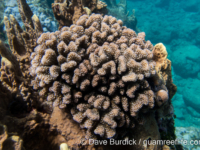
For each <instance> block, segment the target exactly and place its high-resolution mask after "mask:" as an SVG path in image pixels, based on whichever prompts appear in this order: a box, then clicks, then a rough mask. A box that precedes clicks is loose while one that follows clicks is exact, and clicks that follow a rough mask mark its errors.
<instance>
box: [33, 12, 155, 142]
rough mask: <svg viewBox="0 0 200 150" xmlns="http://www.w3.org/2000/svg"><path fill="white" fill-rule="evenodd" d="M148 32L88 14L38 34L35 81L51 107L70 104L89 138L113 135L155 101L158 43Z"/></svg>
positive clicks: (107, 17) (133, 122) (61, 106)
mask: <svg viewBox="0 0 200 150" xmlns="http://www.w3.org/2000/svg"><path fill="white" fill-rule="evenodd" d="M144 38H145V34H144V33H139V34H138V35H137V34H136V33H135V31H133V30H131V29H129V28H126V27H125V26H122V21H121V20H117V19H116V18H114V17H112V16H104V17H102V16H101V15H98V14H97V15H95V14H92V15H91V16H87V15H83V16H81V17H80V19H79V20H78V21H77V23H76V24H73V25H71V26H70V27H63V28H62V29H61V30H60V31H56V32H53V33H43V34H42V35H41V36H40V38H38V40H37V43H38V46H37V47H36V48H35V51H34V52H33V53H32V54H31V59H32V62H31V66H32V67H31V75H32V76H35V80H33V81H32V84H33V87H34V89H35V90H39V91H40V92H39V94H40V97H41V98H43V102H44V103H45V104H48V105H50V107H52V108H53V107H56V106H59V107H60V108H65V107H66V106H68V107H69V108H70V109H71V114H72V116H73V119H74V120H75V121H76V122H78V123H79V124H80V126H81V128H86V129H87V138H90V137H91V136H93V135H94V134H96V135H99V136H101V137H106V138H112V137H114V136H115V135H116V129H117V127H118V128H133V127H134V126H135V122H136V120H137V116H138V114H139V113H142V112H143V111H144V110H145V111H148V109H152V108H153V107H154V91H152V90H151V86H150V85H149V82H148V79H149V78H151V77H152V76H154V75H155V74H156V70H155V62H154V61H153V60H152V58H153V53H152V48H153V45H152V44H151V43H150V41H145V40H144ZM93 133H94V134H93Z"/></svg>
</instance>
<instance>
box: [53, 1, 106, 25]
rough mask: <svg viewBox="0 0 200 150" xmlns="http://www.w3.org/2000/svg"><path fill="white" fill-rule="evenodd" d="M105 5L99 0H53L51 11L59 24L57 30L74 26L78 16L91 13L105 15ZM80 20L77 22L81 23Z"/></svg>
mask: <svg viewBox="0 0 200 150" xmlns="http://www.w3.org/2000/svg"><path fill="white" fill-rule="evenodd" d="M106 6H107V5H106V4H105V3H104V2H102V1H100V0H91V1H90V0H71V1H69V0H65V1H64V0H60V1H59V0H55V1H54V3H53V4H52V9H53V13H54V16H55V18H56V19H57V20H58V22H59V25H60V26H59V28H60V29H61V28H62V27H63V26H70V25H71V24H75V23H76V21H78V19H79V18H80V16H82V15H84V14H87V15H90V14H91V13H92V12H96V13H105V12H106ZM81 22H82V20H79V23H81Z"/></svg>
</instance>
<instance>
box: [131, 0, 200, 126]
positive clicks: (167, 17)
mask: <svg viewBox="0 0 200 150" xmlns="http://www.w3.org/2000/svg"><path fill="white" fill-rule="evenodd" d="M199 4H200V2H199V1H196V0H191V1H185V0H173V1H172V0H168V1H166V0H155V1H149V0H140V1H139V0H132V1H127V9H128V11H130V12H131V11H132V9H135V15H136V18H137V20H138V22H137V27H138V28H139V29H140V30H142V31H144V32H145V33H146V39H147V40H150V41H151V42H152V43H153V44H156V43H159V42H162V43H163V44H164V45H165V46H166V48H167V51H168V58H169V59H170V60H171V61H172V67H173V81H174V83H175V84H176V85H177V89H178V90H177V93H176V95H175V96H174V97H173V99H172V102H173V105H174V111H175V114H176V116H177V118H176V120H175V125H176V126H177V127H199V124H200V36H199V35H200V18H199V15H200V5H199Z"/></svg>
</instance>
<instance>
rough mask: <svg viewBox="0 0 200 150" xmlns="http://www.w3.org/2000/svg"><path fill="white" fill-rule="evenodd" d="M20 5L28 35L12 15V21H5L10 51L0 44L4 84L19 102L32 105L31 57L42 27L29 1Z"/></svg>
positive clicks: (20, 0) (5, 19) (19, 3)
mask: <svg viewBox="0 0 200 150" xmlns="http://www.w3.org/2000/svg"><path fill="white" fill-rule="evenodd" d="M17 2H18V7H19V11H20V14H21V16H22V20H23V22H24V25H25V28H26V31H24V30H22V28H21V27H20V26H19V24H18V22H17V21H16V19H15V18H14V17H13V15H10V20H8V18H7V17H4V23H5V27H6V32H7V36H8V42H9V45H10V49H11V51H10V50H8V48H7V47H6V46H5V45H4V44H3V43H2V42H1V41H0V53H1V56H2V60H1V81H2V83H3V85H4V86H5V87H7V88H8V89H9V90H10V92H11V93H12V94H14V95H16V96H15V97H16V98H19V99H21V100H24V101H27V102H29V105H30V102H31V101H32V100H33V98H32V95H31V94H33V93H32V91H31V88H30V81H31V78H32V77H31V75H30V73H29V68H30V54H31V52H32V51H33V49H34V47H35V46H36V39H37V38H38V37H39V36H40V34H41V33H42V27H41V24H40V21H39V19H38V18H37V16H36V15H33V14H32V12H31V11H30V8H29V6H28V5H27V4H26V1H25V0H18V1H17ZM29 11H30V12H29Z"/></svg>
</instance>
